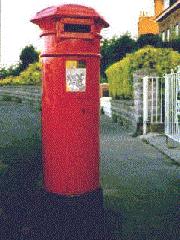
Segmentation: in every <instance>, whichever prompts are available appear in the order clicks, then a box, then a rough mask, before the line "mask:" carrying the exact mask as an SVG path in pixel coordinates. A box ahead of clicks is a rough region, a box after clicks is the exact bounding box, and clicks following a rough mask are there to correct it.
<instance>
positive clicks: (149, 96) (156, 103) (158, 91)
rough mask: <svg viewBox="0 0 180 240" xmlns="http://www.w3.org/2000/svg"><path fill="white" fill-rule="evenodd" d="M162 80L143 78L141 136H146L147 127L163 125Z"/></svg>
mask: <svg viewBox="0 0 180 240" xmlns="http://www.w3.org/2000/svg"><path fill="white" fill-rule="evenodd" d="M163 84H164V78H161V77H149V76H146V77H144V78H143V134H147V125H148V123H150V124H159V123H163V104H164V98H163V95H164V85H163Z"/></svg>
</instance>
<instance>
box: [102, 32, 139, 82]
mask: <svg viewBox="0 0 180 240" xmlns="http://www.w3.org/2000/svg"><path fill="white" fill-rule="evenodd" d="M136 49H137V44H136V41H135V40H133V39H132V38H131V37H130V36H129V35H128V34H124V35H122V36H120V37H113V38H111V39H104V40H103V42H102V45H101V56H102V58H101V77H102V79H106V75H105V73H104V72H105V70H106V68H107V67H108V66H110V65H111V64H113V63H115V62H117V61H119V60H121V59H122V58H123V57H125V56H126V54H127V53H132V52H134V51H135V50H136Z"/></svg>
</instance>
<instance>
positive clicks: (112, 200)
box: [0, 102, 180, 240]
mask: <svg viewBox="0 0 180 240" xmlns="http://www.w3.org/2000/svg"><path fill="white" fill-rule="evenodd" d="M0 113H1V114H0V123H1V126H2V127H1V131H2V130H3V131H4V132H3V134H1V135H0V156H1V159H2V160H4V158H7V160H6V163H7V164H8V161H10V160H11V164H12V163H13V161H16V160H17V157H16V158H14V156H16V155H17V156H21V158H22V160H23V159H24V157H25V156H26V157H27V164H29V165H24V168H23V171H19V166H21V162H18V164H19V165H18V164H16V166H15V167H16V169H15V170H16V172H15V173H16V174H14V173H13V178H12V181H10V182H8V180H7V182H6V183H9V185H8V186H9V191H10V193H11V192H12V185H13V184H15V183H17V187H18V186H23V187H24V188H26V186H29V185H30V184H31V182H32V180H31V178H30V180H29V182H27V181H26V179H27V176H28V174H29V172H30V168H29V169H26V166H30V167H31V168H32V171H35V168H34V167H35V166H36V165H35V166H34V165H33V166H32V165H31V163H33V162H34V161H35V160H36V159H37V158H38V156H36V155H35V154H37V152H39V153H38V154H39V155H40V147H39V145H40V128H41V119H40V113H39V111H38V110H37V109H36V110H35V109H34V108H32V107H31V106H28V105H25V104H21V103H11V102H10V103H4V102H0ZM100 130H101V131H100V143H101V166H100V172H101V186H102V189H103V192H104V208H105V216H106V223H107V224H106V226H107V231H108V232H109V237H108V238H104V239H103V240H178V239H179V235H180V226H179V221H178V204H177V203H178V200H179V194H180V189H179V180H180V172H179V165H178V164H175V162H174V161H172V160H171V158H169V157H167V156H166V155H165V154H163V153H162V152H161V151H159V150H158V149H156V148H154V147H153V146H151V144H148V142H147V141H142V140H141V139H140V138H137V137H136V138H135V137H132V136H131V131H130V130H129V129H127V128H123V127H122V126H121V125H120V124H118V123H113V122H112V120H111V119H110V118H109V117H107V116H105V115H102V116H101V129H100ZM14 139H15V142H14ZM28 139H30V140H33V143H32V144H31V141H30V140H28ZM34 139H35V140H36V141H34ZM26 140H27V141H26ZM6 141H7V142H6ZM16 143H17V145H16ZM2 146H3V147H2ZM8 146H10V147H8ZM13 146H15V147H14V148H13ZM18 146H20V148H19V150H18V153H17V150H16V149H18ZM31 148H32V149H33V150H32V149H31ZM12 149H13V152H12ZM39 158H40V156H39ZM9 159H10V160H9ZM28 159H30V161H28ZM13 167H14V165H13ZM13 169H14V168H13ZM15 170H13V171H15ZM17 170H18V171H17ZM32 171H31V172H32ZM22 172H23V174H22ZM6 173H7V176H8V177H9V176H11V172H9V173H8V171H7V172H6ZM16 178H17V179H18V181H16ZM25 181H26V184H25V185H23V184H22V183H24V182H25ZM20 184H21V185H20ZM5 189H6V190H7V184H5ZM24 193H26V191H24ZM29 194H30V196H29V197H27V196H25V195H24V198H25V199H26V201H28V204H29V201H30V200H29V199H31V193H29ZM6 199H7V198H6ZM18 199H19V198H18ZM7 200H8V199H7ZM33 201H34V202H33V204H32V203H31V204H29V206H30V207H29V208H28V209H29V210H28V209H26V206H28V205H27V204H24V200H23V199H22V200H21V202H22V206H23V208H22V213H23V214H24V219H26V222H24V220H22V219H21V217H20V216H18V224H17V220H16V222H15V223H16V224H14V222H13V223H12V224H11V225H9V226H10V227H9V229H11V228H13V229H14V230H13V231H16V230H17V229H16V228H18V231H20V232H21V234H22V229H26V231H25V233H23V235H21V237H20V238H13V239H15V240H16V239H23V240H24V239H34V238H32V237H31V238H30V237H29V235H28V234H27V232H31V233H32V232H33V231H31V228H30V227H29V226H27V224H30V223H31V224H32V226H33V222H34V220H35V219H34V216H35V215H34V212H33V211H32V208H34V207H35V210H34V211H38V209H40V206H41V201H39V205H38V199H37V198H34V200H33ZM21 202H20V203H21ZM17 203H18V201H17ZM18 204H19V203H18ZM23 204H24V205H23ZM19 205H21V204H19ZM19 205H18V206H19ZM9 209H12V206H11V208H9ZM0 210H1V213H0V216H3V209H1V207H0ZM25 210H26V211H25ZM10 214H12V215H13V211H10ZM28 214H30V215H31V219H30V220H29V219H28V221H30V223H28V222H27V216H28ZM4 217H5V219H8V218H7V216H6V215H5V216H4ZM39 222H40V221H39ZM9 224H10V223H9ZM24 224H25V225H24ZM0 225H1V226H3V225H2V224H0ZM35 227H36V226H35ZM32 228H33V227H32ZM36 228H37V227H36ZM19 229H20V230H19ZM29 229H30V230H29ZM18 236H19V235H18ZM4 239H5V238H4ZM6 239H9V238H6ZM11 239H12V238H11ZM11 239H10V240H11ZM64 239H65V238H64ZM77 240H80V239H77ZM83 240H86V239H83ZM93 240H94V239H93Z"/></svg>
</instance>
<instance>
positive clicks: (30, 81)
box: [0, 62, 41, 86]
mask: <svg viewBox="0 0 180 240" xmlns="http://www.w3.org/2000/svg"><path fill="white" fill-rule="evenodd" d="M40 83H41V64H40V63H38V62H36V63H33V64H30V65H29V67H28V68H27V69H26V70H24V71H23V72H21V73H20V75H19V76H16V77H13V76H9V77H7V78H4V79H2V80H0V85H1V86H2V85H39V84H40Z"/></svg>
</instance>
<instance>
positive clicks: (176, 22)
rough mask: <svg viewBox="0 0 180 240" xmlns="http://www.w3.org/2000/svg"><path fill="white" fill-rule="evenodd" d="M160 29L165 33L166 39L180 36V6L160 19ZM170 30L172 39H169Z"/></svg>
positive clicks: (161, 32)
mask: <svg viewBox="0 0 180 240" xmlns="http://www.w3.org/2000/svg"><path fill="white" fill-rule="evenodd" d="M177 28H178V30H177ZM159 31H160V34H161V35H163V36H162V38H163V40H166V41H167V40H170V39H173V38H175V37H180V8H179V9H177V10H176V11H174V12H173V13H171V14H170V15H169V16H167V17H166V18H165V19H163V20H162V21H159ZM168 31H169V34H170V37H169V38H170V39H168ZM177 32H178V34H177ZM164 38H165V39H164Z"/></svg>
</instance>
